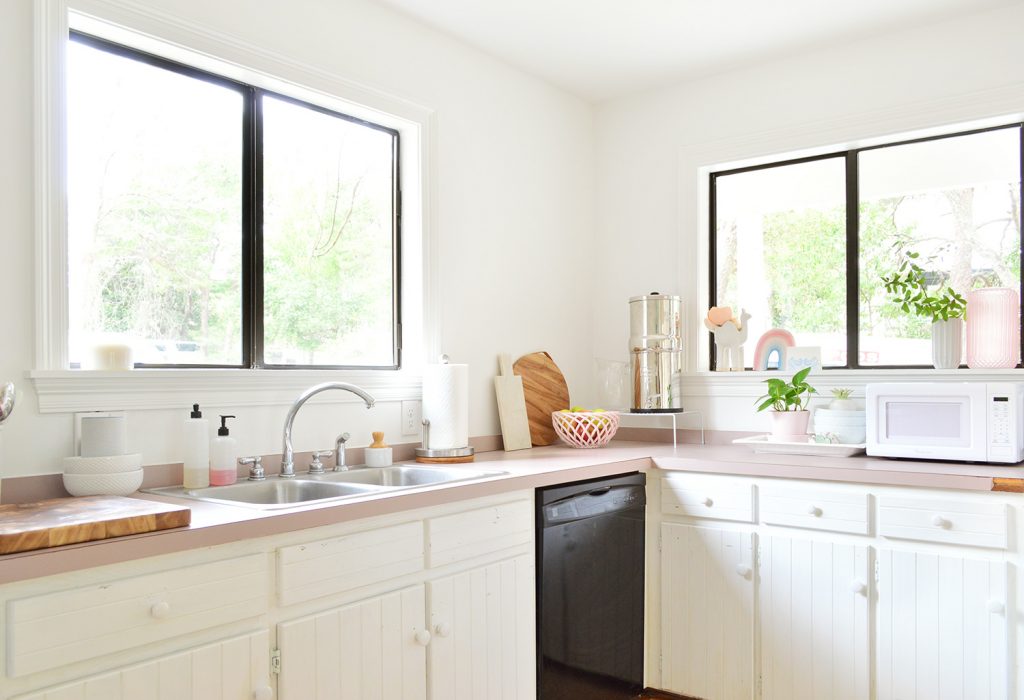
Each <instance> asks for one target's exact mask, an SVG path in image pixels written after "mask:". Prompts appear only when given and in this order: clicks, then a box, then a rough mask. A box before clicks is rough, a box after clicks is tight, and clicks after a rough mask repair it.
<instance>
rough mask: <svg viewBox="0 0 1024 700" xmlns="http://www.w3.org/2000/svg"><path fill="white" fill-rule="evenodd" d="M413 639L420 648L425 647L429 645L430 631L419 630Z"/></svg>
mask: <svg viewBox="0 0 1024 700" xmlns="http://www.w3.org/2000/svg"><path fill="white" fill-rule="evenodd" d="M415 639H416V643H417V644H419V645H420V646H421V647H425V646H427V645H428V644H430V631H429V630H419V631H418V632H417V633H416V635H415Z"/></svg>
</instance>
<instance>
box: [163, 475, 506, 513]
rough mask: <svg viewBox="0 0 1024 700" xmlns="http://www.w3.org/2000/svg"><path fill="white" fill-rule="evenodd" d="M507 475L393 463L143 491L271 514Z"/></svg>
mask: <svg viewBox="0 0 1024 700" xmlns="http://www.w3.org/2000/svg"><path fill="white" fill-rule="evenodd" d="M507 473H508V472H503V471H485V470H481V469H466V468H463V467H433V466H430V467H428V466H423V465H419V464H416V465H403V464H396V465H394V466H391V467H356V468H353V469H350V470H349V471H344V472H327V473H325V474H317V475H308V474H298V475H296V476H295V478H292V479H282V478H280V477H278V476H268V477H267V478H266V480H265V481H241V482H239V483H237V484H232V485H230V486H209V487H207V488H201V489H185V488H184V487H181V486H167V487H163V488H156V489H145V491H146V492H147V493H155V494H160V495H162V496H175V497H177V498H191V499H195V500H198V501H206V502H208V503H221V504H225V505H235V506H246V507H250V508H260V509H272V508H292V507H295V506H297V505H303V504H309V503H322V502H326V501H336V500H341V499H345V498H355V497H357V496H366V495H371V494H375V493H391V492H395V491H401V490H403V489H413V488H418V487H421V486H432V485H437V484H450V483H452V482H457V481H470V480H475V479H485V478H488V477H492V476H501V475H503V474H507Z"/></svg>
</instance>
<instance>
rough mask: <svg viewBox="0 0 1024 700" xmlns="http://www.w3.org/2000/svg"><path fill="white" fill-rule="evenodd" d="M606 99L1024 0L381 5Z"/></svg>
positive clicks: (513, 0) (413, 1)
mask: <svg viewBox="0 0 1024 700" xmlns="http://www.w3.org/2000/svg"><path fill="white" fill-rule="evenodd" d="M379 2H382V3H384V4H386V5H390V6H391V7H393V8H395V9H398V10H400V11H402V12H405V13H407V14H409V15H412V16H413V17H415V18H417V19H419V20H420V21H422V22H424V23H426V24H428V25H431V26H433V27H435V28H437V29H439V30H441V31H443V32H446V33H448V34H450V35H452V36H455V37H457V38H459V39H462V40H463V41H465V42H467V43H469V44H472V45H474V46H476V47H478V48H480V49H482V50H483V51H486V52H488V53H490V54H492V55H494V56H497V57H498V58H500V59H502V60H504V61H506V62H508V63H510V64H512V65H514V66H517V67H519V68H521V69H522V70H524V71H526V72H528V73H532V74H534V75H537V76H540V77H542V78H544V79H545V80H547V81H549V82H551V83H553V84H555V85H557V86H559V87H562V88H564V89H566V90H568V91H570V92H572V93H575V94H577V95H580V96H581V97H584V98H586V99H588V100H593V101H599V100H605V99H609V98H613V97H617V96H620V95H624V94H627V93H631V92H637V91H639V90H643V89H647V88H651V87H656V86H659V85H665V84H669V83H672V82H676V81H680V80H686V79H692V78H697V77H702V76H707V75H713V74H715V73H719V72H722V71H725V70H730V69H734V68H738V67H742V66H744V65H749V64H753V63H757V62H761V61H764V60H768V59H772V58H778V57H781V56H786V55H792V54H796V53H800V52H803V51H808V50H812V49H815V48H818V47H822V46H828V45H830V44H835V43H840V42H847V41H854V40H857V39H861V38H865V37H869V36H871V35H874V34H879V33H885V32H890V31H897V30H900V29H905V28H907V27H910V26H915V25H921V24H928V23H930V22H936V21H941V20H945V19H951V18H955V17H958V16H962V15H967V14H972V13H976V12H980V11H983V10H987V9H990V8H993V7H997V6H1002V5H1010V4H1017V2H1019V0H618V1H613V0H379Z"/></svg>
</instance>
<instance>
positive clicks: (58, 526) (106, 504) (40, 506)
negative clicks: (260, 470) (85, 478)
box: [0, 496, 192, 554]
mask: <svg viewBox="0 0 1024 700" xmlns="http://www.w3.org/2000/svg"><path fill="white" fill-rule="evenodd" d="M191 522H192V511H191V510H190V509H189V508H188V507H187V506H179V505H171V504H169V503H158V502H155V501H143V500H140V499H137V498H123V497H121V496H85V497H81V498H52V499H49V500H46V501H37V502H35V503H22V504H17V505H6V506H0V554H12V553H14V552H26V551H29V550H33V549H44V548H46V547H58V546H60V545H64V544H75V543H78V542H91V541H93V540H103V539H107V538H110V537H122V536H124V535H137V534H140V533H144V532H153V531H155V530H166V529H169V528H174V527H185V526H187V525H188V524H189V523H191Z"/></svg>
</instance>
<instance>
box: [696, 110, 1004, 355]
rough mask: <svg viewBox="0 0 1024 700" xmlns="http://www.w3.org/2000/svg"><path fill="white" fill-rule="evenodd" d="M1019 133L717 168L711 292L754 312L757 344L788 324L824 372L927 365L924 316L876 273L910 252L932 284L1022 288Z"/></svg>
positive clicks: (967, 135)
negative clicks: (902, 302) (905, 306)
mask: <svg viewBox="0 0 1024 700" xmlns="http://www.w3.org/2000/svg"><path fill="white" fill-rule="evenodd" d="M1022 128H1024V125H1022V124H1019V123H1017V124H1008V125H1003V126H998V127H993V128H988V129H979V130H974V131H964V132H960V133H955V134H948V135H943V136H937V137H929V138H925V139H916V140H910V141H899V142H893V143H887V144H880V145H872V146H869V147H863V148H854V149H849V150H844V151H836V152H830V153H823V154H820V155H815V156H812V157H806V158H799V159H791V160H779V161H775V162H771V163H764V164H759V165H756V166H751V167H744V168H736V169H730V170H721V171H717V172H712V173H711V174H710V183H709V185H710V217H709V218H710V238H711V245H710V247H709V250H710V275H709V280H710V290H709V292H710V296H709V298H710V299H711V300H713V301H712V303H713V305H715V306H731V307H732V309H733V311H734V312H735V314H736V315H737V316H738V315H739V310H740V308H741V307H742V308H745V309H746V310H747V311H748V312H750V314H751V319H750V321H749V322H748V323H749V333H748V339H749V347H751V348H752V347H753V344H754V343H756V342H757V339H758V338H759V337H760V336H761V334H762V333H764V332H765V331H767V330H769V329H771V328H784V329H786V330H788V331H790V332H791V333H792V334H793V336H794V338H795V341H796V344H797V345H800V346H817V347H820V348H821V353H822V365H823V366H824V367H826V368H829V367H831V368H850V369H860V368H886V367H930V366H931V362H930V358H931V353H930V340H929V339H930V326H931V321H930V319H928V318H924V317H921V316H914V315H912V314H911V313H907V312H905V311H903V310H902V309H901V308H900V306H899V305H898V304H896V303H895V302H894V301H892V300H891V299H889V298H888V296H887V295H886V293H885V289H884V287H883V283H882V277H883V276H887V275H891V274H892V273H893V272H895V271H896V270H897V268H898V266H899V262H900V260H901V259H903V258H904V256H905V255H906V254H908V253H911V254H914V255H917V256H918V257H917V258H916V261H917V262H918V264H919V265H921V267H923V268H924V270H925V275H926V280H927V282H928V284H929V290H930V291H932V292H934V291H936V290H938V289H941V288H943V287H946V286H949V287H952V288H953V289H954V290H956V291H957V292H958V293H959V294H962V295H964V296H966V294H967V292H968V291H969V290H970V289H973V288H977V287H990V286H1000V287H1012V288H1014V289H1017V290H1018V292H1020V290H1021V245H1022V238H1021V214H1020V205H1021V193H1022V187H1021V182H1022V171H1021V169H1022V160H1024V158H1022V148H1024V146H1022ZM712 350H713V344H712ZM751 356H752V353H748V355H747V357H748V358H749V357H751ZM711 367H712V369H713V368H714V357H713V352H712V357H711Z"/></svg>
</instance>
